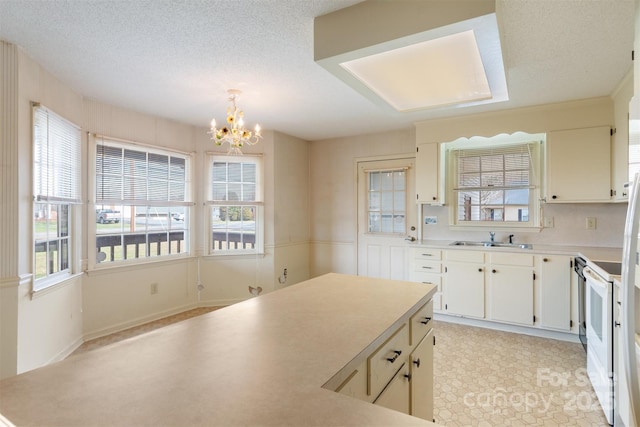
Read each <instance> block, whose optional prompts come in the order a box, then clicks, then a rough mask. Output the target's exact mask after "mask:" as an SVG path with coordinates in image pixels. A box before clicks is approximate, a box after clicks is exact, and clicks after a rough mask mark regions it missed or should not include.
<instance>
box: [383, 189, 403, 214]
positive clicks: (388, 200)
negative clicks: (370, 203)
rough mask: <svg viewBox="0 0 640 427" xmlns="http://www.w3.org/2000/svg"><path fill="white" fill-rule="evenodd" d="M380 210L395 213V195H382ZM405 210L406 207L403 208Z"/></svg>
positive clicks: (389, 193)
mask: <svg viewBox="0 0 640 427" xmlns="http://www.w3.org/2000/svg"><path fill="white" fill-rule="evenodd" d="M380 202H381V203H380V209H381V210H383V211H390V212H393V193H392V192H390V191H385V192H383V193H381V194H380ZM402 209H404V206H402Z"/></svg>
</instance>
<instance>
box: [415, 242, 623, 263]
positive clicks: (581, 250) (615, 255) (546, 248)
mask: <svg viewBox="0 0 640 427" xmlns="http://www.w3.org/2000/svg"><path fill="white" fill-rule="evenodd" d="M453 242H455V240H418V241H416V242H414V243H410V244H411V245H414V246H417V247H428V248H440V249H447V250H449V249H454V250H470V251H485V252H487V251H502V252H514V253H532V254H549V255H554V254H556V255H570V256H582V257H583V258H586V259H587V260H590V261H618V262H620V260H621V259H622V248H610V247H598V246H564V245H544V244H538V243H533V248H532V249H520V248H508V247H485V246H454V245H451V244H452V243H453Z"/></svg>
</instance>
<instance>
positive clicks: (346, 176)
mask: <svg viewBox="0 0 640 427" xmlns="http://www.w3.org/2000/svg"><path fill="white" fill-rule="evenodd" d="M415 151H416V148H415V133H414V130H413V129H401V130H397V131H393V132H386V133H379V134H372V135H360V136H354V137H350V138H336V139H331V140H324V141H314V142H311V143H310V148H309V164H310V167H309V169H310V192H309V197H310V201H309V206H310V215H309V220H310V224H311V246H310V268H311V271H310V275H311V276H312V277H313V276H317V275H320V274H324V273H327V272H335V273H345V274H356V273H357V270H356V268H357V265H356V253H357V223H356V218H357V212H356V167H355V165H356V163H355V162H356V160H357V159H361V158H366V157H378V156H391V155H396V154H409V155H415Z"/></svg>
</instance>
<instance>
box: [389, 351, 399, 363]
mask: <svg viewBox="0 0 640 427" xmlns="http://www.w3.org/2000/svg"><path fill="white" fill-rule="evenodd" d="M393 353H394V354H393V357H387V360H388V361H389V362H391V363H393V362H395V361H396V360H397V359H398V356H400V355H401V354H402V352H401V351H400V350H393Z"/></svg>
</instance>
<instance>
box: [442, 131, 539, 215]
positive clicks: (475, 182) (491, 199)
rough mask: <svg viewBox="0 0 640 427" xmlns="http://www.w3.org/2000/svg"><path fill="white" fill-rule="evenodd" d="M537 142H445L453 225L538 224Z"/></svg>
mask: <svg viewBox="0 0 640 427" xmlns="http://www.w3.org/2000/svg"><path fill="white" fill-rule="evenodd" d="M539 146H540V143H539V142H526V143H523V142H518V143H513V144H507V145H505V144H500V145H491V144H487V143H485V144H484V146H483V147H470V148H460V147H459V146H455V145H454V146H453V147H451V146H449V147H448V148H447V149H448V154H449V157H450V161H451V163H450V164H451V166H452V168H451V169H452V173H451V181H452V185H451V187H452V192H453V197H452V200H453V203H454V206H453V224H455V225H489V226H491V227H500V226H505V227H507V226H515V227H535V226H538V222H537V218H538V214H537V212H538V210H539V201H538V198H539V196H538V193H539V182H538V177H539V176H540V166H539V163H540V162H539V157H540V156H539V155H538V151H539Z"/></svg>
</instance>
